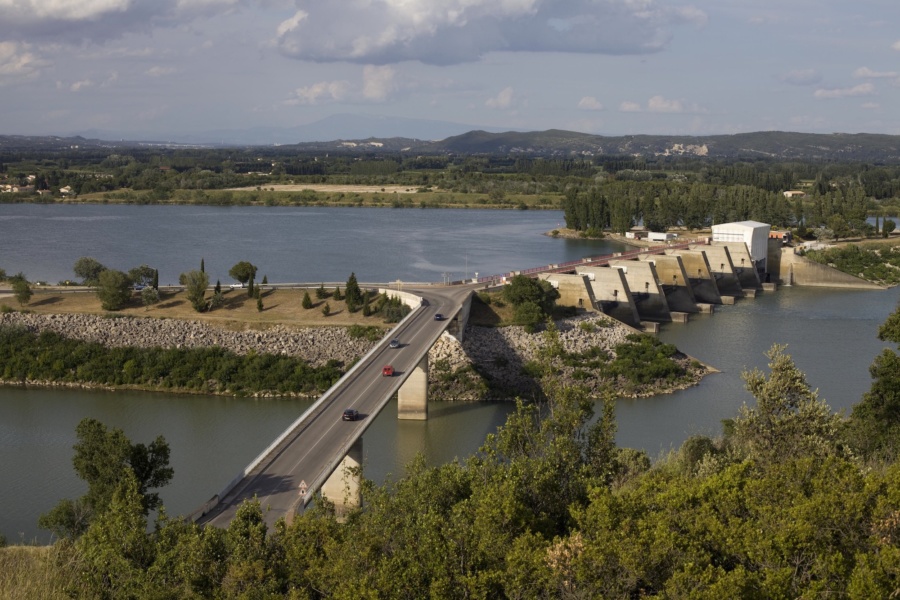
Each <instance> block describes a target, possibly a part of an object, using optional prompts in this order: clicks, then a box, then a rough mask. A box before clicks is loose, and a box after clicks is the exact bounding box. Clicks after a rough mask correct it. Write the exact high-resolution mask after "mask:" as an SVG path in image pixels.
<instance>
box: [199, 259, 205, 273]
mask: <svg viewBox="0 0 900 600" xmlns="http://www.w3.org/2000/svg"><path fill="white" fill-rule="evenodd" d="M200 272H201V273H206V261H204V260H203V259H202V258H201V259H200Z"/></svg>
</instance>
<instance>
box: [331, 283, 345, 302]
mask: <svg viewBox="0 0 900 600" xmlns="http://www.w3.org/2000/svg"><path fill="white" fill-rule="evenodd" d="M332 297H333V298H334V299H335V300H343V299H344V297H343V296H342V295H341V286H336V287H335V288H334V293H333V294H332Z"/></svg>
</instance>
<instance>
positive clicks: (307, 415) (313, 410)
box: [188, 307, 420, 521]
mask: <svg viewBox="0 0 900 600" xmlns="http://www.w3.org/2000/svg"><path fill="white" fill-rule="evenodd" d="M419 308H420V307H414V308H413V309H412V310H411V311H409V314H407V315H406V316H405V317H403V319H401V320H400V322H399V323H397V324H396V325H395V326H394V327H392V328H391V329H390V330H389V331H388V332H387V335H385V336H384V337H383V338H382V339H381V340H379V342H378V343H377V344H375V345H374V346H372V348H370V349H369V351H368V352H366V353H365V354H364V355H363V356H362V357H360V359H359V360H357V361H356V363H355V364H354V365H353V366H352V367H350V370H349V371H347V372H346V373H344V375H343V376H342V377H341V378H340V379H338V380H337V381H336V382H335V383H334V385H332V386H331V387H330V388H328V389H327V390H326V391H325V393H324V394H322V395H321V396H320V397H319V399H318V400H316V401H315V403H313V405H312V406H310V407H309V408H308V409H306V411H305V412H304V413H303V414H301V415H300V416H299V417H297V419H296V420H295V421H294V422H293V423H291V424H290V425H289V426H288V427H287V429H285V430H284V431H283V432H282V433H281V435H279V436H278V437H277V438H275V440H274V441H273V442H272V443H271V444H269V446H268V447H267V448H266V449H265V450H263V451H262V452H260V453H259V455H258V456H257V457H256V458H254V459H253V460H252V461H251V462H250V464H248V465H247V466H246V467H244V469H243V471H241V472H240V473H238V474H237V475H236V476H235V477H234V479H232V480H231V481H229V482H228V484H227V485H226V486H225V487H224V488H222V491H220V492H219V493H218V494H216V495H215V496H213V497H212V498H210V499H209V500H208V501H207V502H206V503H205V504H204V505H203V506H201V507H200V508H199V509H197V510H196V511H194V512H193V513H191V514H190V515H189V516H188V519H189V520H190V521H196V520H198V519H200V518H201V517H203V516H204V515H206V514H208V513H209V512H210V511H211V510H213V509H214V508H215V507H216V506H217V505H218V504H219V503H220V502H221V501H222V500H223V499H224V498H225V497H226V496H227V495H228V494H229V493H231V492H232V491H233V490H234V489H235V488H236V487H237V485H238V484H239V483H240V482H241V481H243V480H244V479H245V478H246V477H247V476H248V475H249V474H250V473H252V472H253V470H254V469H255V468H256V467H258V466H259V465H260V464H261V463H262V462H263V461H264V460H265V459H266V457H267V456H269V454H271V453H272V452H273V451H274V450H275V449H276V448H278V446H279V445H280V444H281V443H282V442H284V440H285V439H287V437H288V436H290V435H291V434H292V433H294V431H296V429H297V428H298V427H300V426H301V425H303V423H304V421H307V420H313V419H315V418H316V417H317V416H318V414H319V413H320V412H321V408H322V405H323V404H324V403H325V402H326V401H328V399H330V398H331V396H332V394H334V392H335V391H336V390H337V389H338V388H340V386H341V385H342V384H343V382H344V380H345V379H347V378H349V377H351V376H353V375H354V374H355V373H356V371H357V370H358V369H360V368H361V367H362V365H363V364H365V361H366V360H368V358H369V357H370V356H371V355H372V354H374V353H375V352H376V351H377V350H378V348H379V346H381V344H382V343H384V340H386V339H389V338H391V337H393V332H394V330H396V329H397V328H398V327H400V326H401V325H403V324H404V323H405V322H406V321H407V319H410V318H411V317H412V316H413V315H415V314H416V311H417V310H419Z"/></svg>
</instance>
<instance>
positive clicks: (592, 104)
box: [578, 96, 603, 110]
mask: <svg viewBox="0 0 900 600" xmlns="http://www.w3.org/2000/svg"><path fill="white" fill-rule="evenodd" d="M578 108H580V109H581V110H603V105H602V104H601V103H600V101H599V100H597V99H596V98H594V97H593V96H585V97H584V98H582V99H581V100H579V101H578Z"/></svg>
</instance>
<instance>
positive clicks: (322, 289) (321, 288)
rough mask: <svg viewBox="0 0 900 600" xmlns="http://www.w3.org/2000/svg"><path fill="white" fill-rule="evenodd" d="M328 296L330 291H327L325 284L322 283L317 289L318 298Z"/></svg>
mask: <svg viewBox="0 0 900 600" xmlns="http://www.w3.org/2000/svg"><path fill="white" fill-rule="evenodd" d="M326 296H328V293H327V292H326V291H325V284H324V283H323V284H320V285H319V287H318V289H316V298H318V299H319V300H323V299H325V297H326Z"/></svg>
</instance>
